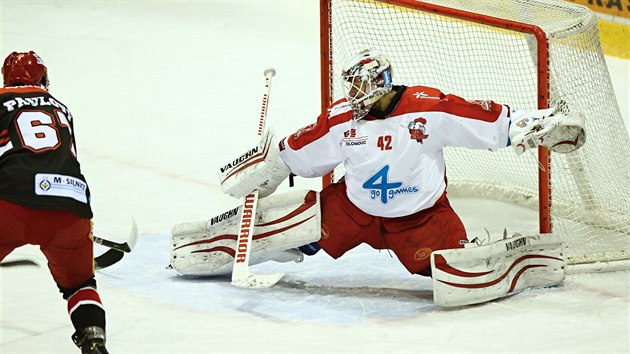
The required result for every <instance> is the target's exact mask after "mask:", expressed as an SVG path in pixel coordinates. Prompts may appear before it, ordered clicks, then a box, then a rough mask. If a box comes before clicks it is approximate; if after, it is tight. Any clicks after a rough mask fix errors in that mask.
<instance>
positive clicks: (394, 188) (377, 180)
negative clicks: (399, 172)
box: [363, 165, 420, 204]
mask: <svg viewBox="0 0 630 354" xmlns="http://www.w3.org/2000/svg"><path fill="white" fill-rule="evenodd" d="M363 188H364V189H366V190H368V191H369V193H370V199H372V200H379V201H380V202H381V203H383V204H387V203H388V202H389V201H390V200H392V199H394V198H396V197H397V196H404V195H410V194H414V193H418V192H420V188H418V186H404V185H403V183H402V182H392V181H391V180H390V179H389V165H385V166H384V167H383V168H381V169H380V170H378V172H376V173H375V174H374V175H372V177H370V178H368V179H367V181H365V182H364V183H363Z"/></svg>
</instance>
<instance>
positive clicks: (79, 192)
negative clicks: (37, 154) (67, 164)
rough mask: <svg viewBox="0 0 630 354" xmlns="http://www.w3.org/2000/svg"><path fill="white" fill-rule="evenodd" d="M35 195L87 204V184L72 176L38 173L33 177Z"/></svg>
mask: <svg viewBox="0 0 630 354" xmlns="http://www.w3.org/2000/svg"><path fill="white" fill-rule="evenodd" d="M35 194H37V195H43V196H53V197H65V198H72V199H74V200H77V201H79V202H81V203H87V183H85V182H84V181H83V180H81V179H79V178H76V177H72V176H66V175H58V174H51V173H38V174H36V175H35Z"/></svg>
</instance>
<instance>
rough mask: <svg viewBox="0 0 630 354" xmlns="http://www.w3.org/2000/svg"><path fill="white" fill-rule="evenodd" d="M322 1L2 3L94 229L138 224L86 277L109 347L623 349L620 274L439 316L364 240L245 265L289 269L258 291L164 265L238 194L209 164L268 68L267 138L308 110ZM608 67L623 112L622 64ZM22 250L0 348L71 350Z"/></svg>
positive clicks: (231, 141)
mask: <svg viewBox="0 0 630 354" xmlns="http://www.w3.org/2000/svg"><path fill="white" fill-rule="evenodd" d="M318 11H319V10H318V2H317V1H314V0H309V1H289V0H278V1H227V0H226V1H201V0H199V1H181V2H175V1H148V0H147V1H141V0H136V1H70V0H67V1H47V2H43V1H34V0H21V1H15V0H13V1H12V0H3V1H1V2H0V16H1V20H2V21H1V24H2V27H1V28H0V49H1V50H0V53H2V55H3V56H4V55H6V54H7V53H9V52H10V51H12V50H30V49H34V50H36V51H38V52H39V54H41V55H42V57H43V58H44V60H45V61H46V64H47V66H48V68H49V71H50V79H51V83H52V85H51V91H52V93H53V95H55V96H56V97H57V98H59V99H60V100H61V101H62V102H64V103H65V104H66V105H68V107H69V108H70V110H71V111H72V113H73V115H74V117H75V130H76V134H77V143H78V150H79V158H80V160H81V162H82V167H83V170H84V173H85V175H86V177H87V178H88V182H89V183H90V187H91V190H92V194H93V206H94V211H95V214H96V216H95V218H94V221H95V233H96V234H97V235H99V236H100V237H103V238H109V239H112V240H114V241H119V242H122V241H124V240H125V235H126V234H127V233H128V230H129V229H130V227H131V221H130V218H131V215H133V216H134V217H135V219H136V221H137V223H138V227H139V230H140V234H141V237H140V240H139V242H138V245H137V246H136V249H135V250H134V251H133V252H132V253H130V254H128V255H126V256H125V258H124V259H123V260H122V261H121V262H120V263H118V264H116V265H114V266H112V267H110V268H108V269H106V270H103V271H99V272H98V273H97V280H98V282H99V289H100V294H101V297H102V299H103V302H104V303H105V305H106V307H107V311H108V335H109V342H108V347H109V348H110V352H112V353H272V352H273V353H351V352H356V353H419V352H456V353H468V352H483V353H517V352H563V353H568V352H581V353H627V352H629V351H630V344H629V341H630V324H629V321H630V320H629V318H630V317H629V293H630V289H629V287H630V280H629V273H628V272H615V273H607V274H579V275H570V276H568V277H567V280H566V282H565V283H564V284H563V285H562V286H559V287H556V288H552V289H545V290H533V291H526V292H524V293H522V294H519V295H516V296H512V297H510V298H506V299H503V300H501V301H496V302H493V303H489V304H485V305H479V306H472V307H467V308H458V309H442V308H439V307H436V306H435V305H433V302H432V292H431V287H432V286H431V282H430V280H428V279H425V278H422V277H419V276H412V275H409V274H408V273H407V272H406V271H405V270H404V268H403V267H402V266H401V265H400V264H399V263H398V262H397V261H396V260H395V259H394V258H392V256H391V255H390V254H389V253H388V252H385V251H381V252H378V251H375V250H372V249H370V248H369V247H359V248H357V249H355V250H353V251H352V252H350V253H349V254H347V255H345V256H344V257H342V258H341V259H339V260H337V261H333V260H331V259H330V258H329V257H327V256H326V255H325V254H322V253H320V254H318V255H316V256H314V257H309V258H307V259H306V260H305V262H303V263H301V264H295V263H288V264H276V263H266V264H262V265H260V266H256V267H255V268H254V270H255V271H257V272H275V271H283V272H286V275H285V277H284V278H283V279H282V280H281V281H280V283H279V284H278V285H277V286H275V287H273V288H270V289H265V290H247V289H240V288H235V287H233V286H231V285H230V283H229V279H228V278H218V279H216V278H203V277H196V278H186V277H181V276H178V275H177V274H176V273H175V272H174V271H173V270H169V269H166V267H167V265H168V262H169V259H168V258H169V255H168V250H169V247H168V241H169V240H168V237H169V236H168V233H169V231H170V228H171V227H172V226H173V225H175V224H178V223H181V222H185V221H195V220H201V219H206V218H208V217H211V216H214V215H217V214H219V213H221V212H222V211H225V210H228V209H230V208H232V207H234V206H236V205H237V204H238V202H237V201H235V200H234V199H232V198H230V197H229V196H226V195H224V194H223V193H221V191H220V186H219V185H218V183H217V176H216V170H215V169H216V168H217V167H218V166H219V165H221V164H222V163H223V162H225V161H226V160H228V159H230V158H232V157H233V156H235V154H238V153H240V152H243V151H244V150H246V149H247V148H248V147H249V146H250V145H253V144H254V143H256V134H255V131H256V130H255V129H256V127H257V123H258V113H259V105H260V101H261V94H262V92H263V87H262V85H263V83H264V79H263V75H262V72H263V70H264V69H265V68H267V67H269V66H273V67H274V68H275V69H276V70H277V75H276V76H275V77H274V79H273V84H272V92H271V97H270V107H269V116H268V119H269V120H268V126H273V127H274V128H275V129H276V132H277V133H278V135H279V136H283V135H286V134H289V133H291V132H292V131H294V130H296V129H297V128H299V127H301V126H303V125H306V124H308V123H310V122H311V121H313V120H314V119H315V117H316V116H317V114H318V111H319V71H318V68H319V59H318V58H319V46H318V43H319V42H318V41H319V34H318ZM607 60H608V63H609V67H610V69H611V72H612V73H613V75H612V79H613V83H614V85H615V90H616V92H617V97H619V101H620V104H621V110H622V114H623V116H624V117H626V119H628V117H629V111H630V109H629V106H628V104H629V103H628V102H630V101H628V99H627V97H628V71H629V70H628V68H629V67H630V61H625V60H619V59H615V58H607ZM626 125H627V126H628V125H629V124H626ZM297 183H298V187H299V188H317V187H318V185H319V182H318V181H308V180H304V179H298V180H297ZM287 189H288V187H287V186H286V185H284V186H282V187H281V188H280V191H285V190H287ZM453 205H454V207H455V208H456V210H457V211H458V212H459V213H460V214H461V216H462V218H463V220H464V223H465V224H466V227H467V229H468V230H469V231H470V233H472V234H474V235H476V234H479V235H483V234H485V231H484V228H487V229H488V230H489V231H490V232H491V233H494V234H496V233H500V232H502V230H503V228H504V227H507V228H508V230H516V229H518V230H521V231H526V230H530V231H535V230H536V217H535V214H534V212H532V211H531V210H527V209H521V208H516V207H513V206H508V205H505V204H501V203H496V202H491V201H486V200H475V199H458V200H453ZM97 247H99V248H97V252H102V251H103V250H104V248H100V246H97ZM21 258H28V259H34V260H36V261H37V262H38V263H39V264H40V265H41V267H40V268H37V267H16V268H2V269H0V287H1V289H0V290H1V293H0V304H1V310H0V353H72V352H77V349H76V348H74V346H73V344H72V343H71V341H70V339H69V337H70V334H71V333H72V327H71V324H70V322H69V320H68V318H67V314H66V309H65V302H64V301H63V300H62V299H61V296H60V295H59V294H58V293H57V290H56V287H55V285H54V282H53V281H52V278H51V277H50V275H49V274H48V272H47V269H46V266H45V260H44V259H43V257H42V256H41V255H40V254H39V253H38V250H37V249H36V248H35V247H30V246H29V247H24V248H20V249H18V250H16V252H15V253H14V254H12V255H11V256H10V258H9V259H21Z"/></svg>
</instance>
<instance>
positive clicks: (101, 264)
mask: <svg viewBox="0 0 630 354" xmlns="http://www.w3.org/2000/svg"><path fill="white" fill-rule="evenodd" d="M131 221H132V226H131V235H130V236H129V239H128V240H127V242H124V243H117V242H113V241H109V240H106V239H103V238H100V237H97V236H94V243H97V244H99V245H103V246H105V247H109V248H110V249H109V250H107V251H106V252H105V253H103V254H101V255H100V256H97V257H94V269H96V270H99V269H103V268H107V267H109V266H111V265H113V264H115V263H118V261H120V260H121V259H122V258H123V256H124V255H125V253H129V252H131V250H133V248H134V247H135V246H136V242H137V241H138V226H137V225H136V221H135V220H133V219H132V220H131Z"/></svg>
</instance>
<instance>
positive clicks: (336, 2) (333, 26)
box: [320, 0, 630, 265]
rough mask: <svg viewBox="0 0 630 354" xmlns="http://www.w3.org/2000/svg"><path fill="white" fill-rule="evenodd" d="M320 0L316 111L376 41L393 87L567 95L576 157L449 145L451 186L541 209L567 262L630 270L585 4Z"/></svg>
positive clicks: (609, 106)
mask: <svg viewBox="0 0 630 354" xmlns="http://www.w3.org/2000/svg"><path fill="white" fill-rule="evenodd" d="M320 3H321V20H320V25H321V38H322V42H321V54H322V58H321V59H322V65H321V71H322V109H325V107H327V105H328V104H329V103H330V102H333V101H334V100H337V99H339V98H341V97H343V85H342V84H341V82H340V79H339V77H340V75H339V74H340V72H341V69H342V66H343V64H344V63H345V62H346V60H347V59H348V58H350V57H351V56H353V55H355V54H356V53H358V52H359V51H360V50H362V49H365V48H377V49H379V50H380V51H382V52H383V53H385V54H386V55H387V56H388V57H389V59H390V61H391V62H392V68H393V78H394V84H405V85H416V84H422V85H427V86H433V87H436V88H439V89H441V90H442V91H443V92H445V93H452V94H456V95H459V96H462V97H465V98H467V99H483V100H485V99H491V100H494V101H495V102H500V103H504V104H509V105H511V106H513V107H518V108H522V109H529V110H534V109H538V108H546V107H548V105H549V102H550V100H554V99H564V100H565V101H567V102H568V103H569V105H570V106H571V107H572V109H575V110H580V111H582V112H584V113H585V115H586V118H587V123H586V128H587V143H586V144H585V146H584V147H583V148H582V149H580V150H578V151H577V152H574V153H570V154H564V155H562V154H549V153H548V151H547V150H546V149H542V148H541V149H540V150H539V151H538V152H537V153H536V152H531V153H529V154H528V153H526V154H524V156H516V154H515V153H514V151H512V149H502V150H500V151H499V152H495V153H492V152H486V151H472V150H466V149H457V148H447V149H446V150H445V156H446V163H447V177H448V181H449V187H448V193H449V195H450V196H471V197H482V198H492V199H498V200H501V201H507V202H510V203H516V204H520V205H523V206H527V207H531V208H537V209H538V211H539V214H540V220H539V224H540V232H543V233H546V232H550V231H551V230H553V231H554V232H557V233H559V234H560V236H561V237H562V239H563V240H564V241H565V242H566V244H567V255H566V256H567V262H568V264H574V265H575V264H586V263H594V262H613V261H624V262H623V263H625V264H626V265H627V262H628V258H629V257H630V254H629V249H630V151H629V149H628V146H630V141H629V140H630V139H629V138H628V134H627V132H626V128H625V127H624V123H623V120H622V117H621V114H620V111H619V107H618V105H617V102H616V100H615V95H614V92H613V89H612V85H611V82H610V76H609V73H608V70H607V67H606V64H605V59H604V57H603V54H602V51H601V47H600V43H599V35H598V32H597V19H596V17H595V16H594V14H593V13H592V12H591V11H590V10H588V9H587V8H585V7H582V6H579V5H575V4H571V3H568V2H565V1H561V0H484V1H477V0H476V1H473V0H439V1H438V0H433V1H415V0H383V1H377V0H321V1H320ZM342 173H343V172H339V171H337V172H336V173H335V174H336V175H339V174H342ZM324 183H326V181H325V182H324ZM496 222H499V223H500V222H501V221H500V220H497V221H496ZM515 231H517V230H515Z"/></svg>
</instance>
